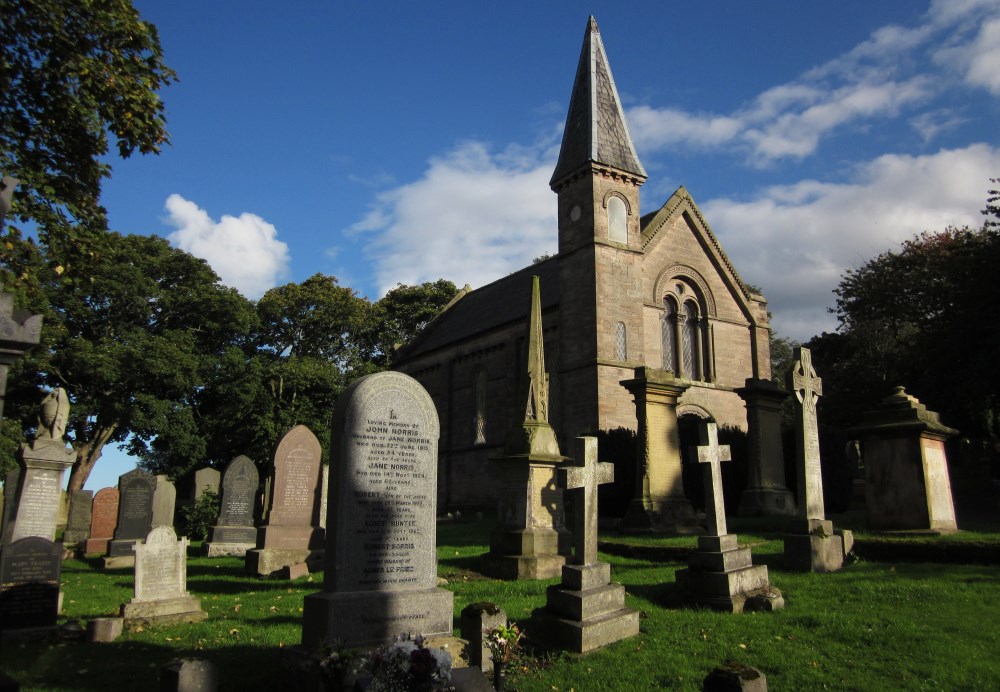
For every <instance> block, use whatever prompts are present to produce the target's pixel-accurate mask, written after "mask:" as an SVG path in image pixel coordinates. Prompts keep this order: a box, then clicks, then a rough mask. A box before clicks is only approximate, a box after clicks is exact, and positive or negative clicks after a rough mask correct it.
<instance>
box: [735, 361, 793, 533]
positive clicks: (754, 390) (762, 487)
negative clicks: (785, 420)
mask: <svg viewBox="0 0 1000 692" xmlns="http://www.w3.org/2000/svg"><path fill="white" fill-rule="evenodd" d="M736 393H737V394H739V395H740V398H742V399H743V401H744V402H745V403H746V405H747V435H748V436H749V439H748V440H747V451H748V452H749V454H748V457H749V458H748V459H747V462H748V465H747V487H746V489H744V491H743V496H742V497H741V498H740V509H739V513H740V516H744V517H753V516H760V515H777V516H795V512H796V507H795V497H794V495H792V491H790V490H789V489H788V487H787V486H786V485H785V457H784V452H783V451H782V448H781V406H782V404H783V403H784V401H785V399H787V398H788V392H786V391H784V390H783V389H781V388H780V387H778V385H776V384H775V383H774V382H772V381H771V380H755V379H752V378H751V379H748V380H747V381H746V385H745V386H744V387H742V388H740V389H737V390H736Z"/></svg>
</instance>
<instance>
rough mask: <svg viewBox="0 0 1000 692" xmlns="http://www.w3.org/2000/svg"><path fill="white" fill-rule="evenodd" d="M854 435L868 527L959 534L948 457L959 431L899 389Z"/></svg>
mask: <svg viewBox="0 0 1000 692" xmlns="http://www.w3.org/2000/svg"><path fill="white" fill-rule="evenodd" d="M852 432H853V433H854V434H856V435H858V436H859V437H860V438H861V447H862V454H863V457H864V463H865V495H866V497H865V512H866V514H867V519H868V527H869V528H872V529H895V530H914V529H925V530H934V531H956V530H958V523H957V522H956V521H955V505H954V502H953V501H952V495H951V480H950V477H949V475H948V459H947V456H946V454H945V440H947V439H948V438H950V437H954V436H955V435H957V434H958V431H957V430H955V429H954V428H949V427H948V426H946V425H943V424H942V423H941V419H940V418H939V417H938V414H936V413H935V412H933V411H928V410H927V407H926V406H924V405H923V404H921V403H920V402H919V401H918V400H917V399H916V398H915V397H913V396H910V395H909V394H907V393H906V390H905V389H903V388H902V387H896V391H895V392H894V393H893V394H892V395H891V396H889V397H887V398H886V399H884V400H883V401H882V402H881V404H880V405H879V406H878V407H877V408H875V409H874V410H872V411H868V412H866V413H865V416H864V423H863V424H862V425H861V426H860V427H858V428H856V429H855V430H854V431H852Z"/></svg>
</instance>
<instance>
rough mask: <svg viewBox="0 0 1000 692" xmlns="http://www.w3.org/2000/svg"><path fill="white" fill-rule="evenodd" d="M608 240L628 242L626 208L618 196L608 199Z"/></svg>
mask: <svg viewBox="0 0 1000 692" xmlns="http://www.w3.org/2000/svg"><path fill="white" fill-rule="evenodd" d="M608 240H612V241H614V242H616V243H627V242H628V210H627V209H626V208H625V202H623V201H622V199H621V198H620V197H611V198H610V199H608Z"/></svg>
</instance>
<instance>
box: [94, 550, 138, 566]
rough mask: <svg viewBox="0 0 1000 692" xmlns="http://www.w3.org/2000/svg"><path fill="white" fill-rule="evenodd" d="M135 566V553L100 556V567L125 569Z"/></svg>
mask: <svg viewBox="0 0 1000 692" xmlns="http://www.w3.org/2000/svg"><path fill="white" fill-rule="evenodd" d="M127 567H135V553H133V554H132V555H116V556H115V557H111V556H110V555H105V556H104V557H102V558H101V569H125V568H127Z"/></svg>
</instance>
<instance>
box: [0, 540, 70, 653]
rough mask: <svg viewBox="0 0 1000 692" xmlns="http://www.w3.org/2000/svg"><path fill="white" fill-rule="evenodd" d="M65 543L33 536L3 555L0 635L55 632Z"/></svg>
mask: <svg viewBox="0 0 1000 692" xmlns="http://www.w3.org/2000/svg"><path fill="white" fill-rule="evenodd" d="M62 554H63V547H62V543H55V542H53V541H50V540H48V539H47V538H41V537H39V536H29V537H28V538H22V539H20V540H17V541H15V542H13V543H11V544H9V545H6V546H4V548H3V551H2V552H0V631H2V633H3V635H4V636H7V635H9V634H11V633H12V632H14V631H17V630H38V629H40V628H54V627H55V625H56V616H57V615H58V612H59V577H60V574H61V571H62Z"/></svg>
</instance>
